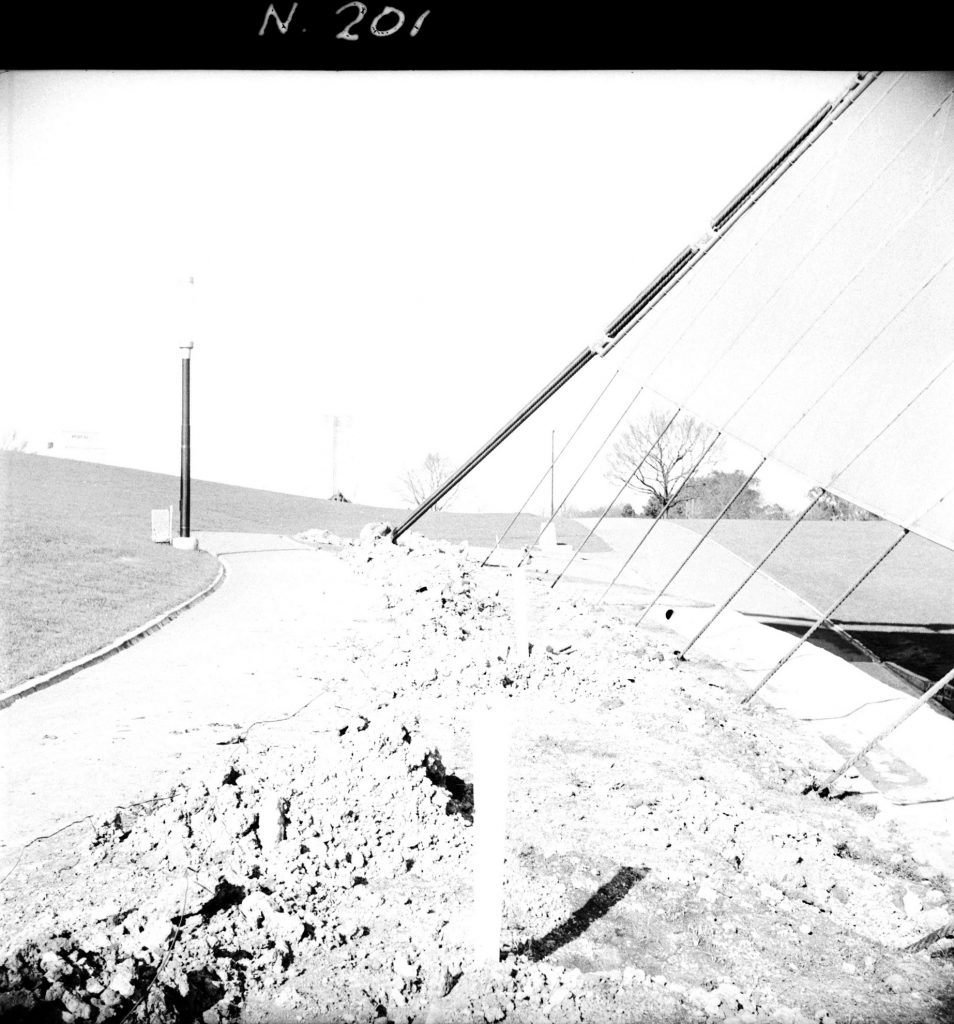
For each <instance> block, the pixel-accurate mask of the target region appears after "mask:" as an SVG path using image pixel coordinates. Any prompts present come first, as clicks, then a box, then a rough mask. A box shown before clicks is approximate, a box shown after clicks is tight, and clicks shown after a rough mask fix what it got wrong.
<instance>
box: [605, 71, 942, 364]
mask: <svg viewBox="0 0 954 1024" xmlns="http://www.w3.org/2000/svg"><path fill="white" fill-rule="evenodd" d="M905 74H906V73H902V74H901V75H900V76H899V77H898V78H897V79H895V81H894V82H892V83H891V84H890V85H889V86H888V88H887V89H886V90H885V91H884V93H883V94H882V95H881V96H880V97H879V98H878V100H877V101H876V102H875V103H874V104H873V105H872V107H871V109H870V110H869V111H867V113H865V114H864V115H863V116H862V118H861V119H860V120H859V121H858V123H857V124H856V125H854V127H853V128H852V129H851V130H850V131H849V132H848V134H847V136H846V137H845V139H844V140H843V142H842V146H845V145H847V143H848V142H849V141H850V140H851V138H852V136H853V135H855V133H856V132H858V131H859V130H860V129H861V128H862V127H863V125H864V124H865V122H866V121H867V120H868V118H870V117H871V116H872V115H873V114H874V112H875V111H876V110H877V109H878V108H879V107H880V106H881V104H882V103H884V102H885V100H886V99H887V98H888V97H889V96H890V95H891V93H892V92H893V91H894V89H895V88H896V87H897V86H898V85H899V84H900V82H901V81H902V79H903V78H904V77H905ZM921 127H923V123H922V125H920V126H919V128H918V130H920V128H921ZM913 137H914V136H912V138H911V139H908V140H906V141H905V143H904V145H903V146H902V150H903V149H905V148H907V146H908V145H909V144H910V142H911V141H912V139H913ZM834 158H835V159H836V158H837V153H836V154H835V156H834ZM831 162H832V158H829V160H827V161H825V162H824V163H823V164H822V165H821V166H820V167H819V168H818V170H817V171H816V172H815V173H814V174H813V175H812V176H811V177H810V178H809V179H808V180H807V181H806V182H805V184H804V185H803V186H802V188H801V189H800V190H799V191H798V192H797V193H796V194H795V195H794V196H793V197H792V199H791V200H790V201H789V203H788V204H787V205H786V206H785V207H783V208H782V209H781V210H780V211H779V212H778V213H777V214H776V215H775V217H774V218H773V219H772V221H771V222H770V223H769V224H767V225H766V226H765V228H764V229H763V231H762V233H761V235H760V236H759V237H758V238H757V239H756V240H755V241H754V242H753V244H752V245H751V246H750V247H749V248H748V249H746V250H745V252H744V253H743V254H742V256H741V258H740V259H739V261H738V262H737V263H736V264H735V266H734V267H732V269H731V270H730V271H729V273H728V274H727V275H726V276H725V278H723V280H722V282H721V284H720V285H719V287H718V288H717V289H716V290H715V291H714V292H713V293H712V295H710V296H709V298H708V299H707V300H706V301H705V302H704V303H703V304H702V306H700V307H699V310H698V312H697V313H696V314H695V315H694V316H693V317H692V319H691V320H690V321H689V323H688V324H687V325H686V327H685V329H684V330H683V331H682V333H681V334H680V335H679V336H678V337H677V338H676V340H675V341H674V342H673V343H672V345H670V346H669V348H668V349H667V350H666V352H665V353H664V354H663V357H662V359H660V360H659V362H658V363H657V364H656V366H655V367H654V368H653V370H652V371H650V376H652V374H653V373H655V372H656V370H657V369H658V368H659V366H660V365H662V363H663V361H664V360H665V359H666V358H667V357H668V356H669V355H670V353H671V352H672V351H673V349H674V348H675V347H676V346H677V345H678V344H679V342H680V341H682V339H683V338H684V337H685V336H686V334H687V333H688V332H689V330H690V329H691V328H692V327H693V326H694V325H695V324H696V323H697V321H698V320H699V318H700V317H701V316H702V314H703V313H705V311H706V310H707V309H708V308H709V306H710V305H711V304H712V303H713V302H714V301H715V300H716V298H717V297H718V295H719V292H720V291H721V290H722V289H723V288H724V287H725V286H726V285H727V284H728V283H729V282H730V281H731V280H732V278H733V277H734V276H735V274H736V273H737V272H738V271H739V269H740V268H741V267H742V266H743V265H744V264H746V263H747V262H748V261H749V260H750V259H752V258H753V257H754V255H755V253H756V250H757V249H758V248H759V247H760V246H761V245H762V244H763V242H765V240H766V238H767V237H769V233H770V231H771V230H772V229H773V228H775V227H776V226H777V225H778V224H779V223H780V221H781V220H782V218H783V217H784V216H785V215H786V214H788V213H789V212H790V211H791V210H792V208H793V207H794V206H795V205H796V204H797V203H798V201H799V200H800V199H801V198H802V197H803V196H804V195H805V194H806V192H808V190H809V188H810V187H811V186H812V185H814V183H815V182H816V181H817V180H818V178H820V177H821V175H822V174H823V173H824V172H825V171H826V170H827V169H828V168H829V166H830V165H831ZM753 202H754V200H753ZM742 212H745V211H742ZM845 212H847V211H845ZM740 216H741V213H738V212H737V213H735V214H734V215H733V219H738V218H739V217H740ZM722 237H724V235H723V234H722V233H720V234H718V235H717V236H716V241H718V240H719V239H720V238H722ZM631 326H632V325H631ZM631 326H628V327H627V328H626V329H625V331H624V332H623V333H624V334H626V333H629V330H630V329H631ZM634 356H635V353H631V354H630V355H629V356H627V358H626V360H625V361H624V363H623V365H624V366H625V365H626V363H628V362H629V361H630V360H631V359H633V358H634Z"/></svg>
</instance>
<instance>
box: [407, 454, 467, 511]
mask: <svg viewBox="0 0 954 1024" xmlns="http://www.w3.org/2000/svg"><path fill="white" fill-rule="evenodd" d="M452 470H453V466H452V465H451V462H450V460H449V459H448V458H447V457H446V456H445V455H441V454H440V453H438V452H429V453H428V454H427V455H426V456H425V457H424V461H423V462H422V463H421V464H420V466H417V467H416V468H415V469H408V470H407V471H405V473H404V475H403V476H402V477H401V479H400V481H399V486H400V491H401V496H402V497H403V498H404V500H405V501H408V502H410V503H411V504H412V505H420V504H421V502H422V501H425V500H426V499H427V498H429V497H430V496H431V495H432V494H433V493H434V492H435V491H436V490H437V488H438V487H440V485H441V484H442V483H443V482H444V481H445V480H446V479H447V478H448V477H449V476H450V475H451V471H452ZM456 496H457V489H456V488H455V489H454V490H452V491H451V492H450V493H449V494H447V495H445V496H444V497H443V498H442V499H441V501H439V502H438V503H437V504H436V505H435V506H434V510H435V511H438V512H439V511H440V510H441V509H442V508H447V507H448V506H450V505H451V504H452V503H453V501H454V499H455V497H456Z"/></svg>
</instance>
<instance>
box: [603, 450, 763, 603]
mask: <svg viewBox="0 0 954 1024" xmlns="http://www.w3.org/2000/svg"><path fill="white" fill-rule="evenodd" d="M721 437H722V431H721V430H719V431H716V435H715V437H713V439H712V440H711V441H710V442H709V444H708V445H707V446H706V448H705V449H704V450H703V452H702V454H701V455H700V456H699V458H698V459H697V460H696V462H695V465H694V466H693V467H692V469H690V470H689V472H688V473H687V474H686V476H685V478H684V479H683V480H682V482H681V483H680V484H679V486H678V487H677V488H676V489H675V490H674V491H673V492H672V494H670V495H669V498H668V499H667V500H666V503H665V505H663V507H662V508H661V509H660V510H659V512H658V513H657V515H656V517H655V518H654V519H653V521H652V522H651V523H650V524H649V529H648V530H647V531H646V532H645V533H644V534H643V535H642V537H640V538H639V540H638V541H637V543H636V547H634V548H633V550H632V551H631V552H630V553H629V557H628V558H627V559H626V561H625V562H623V564H622V565H621V566H620V567H619V571H618V572H617V573H616V575H615V576H614V577H613V578H612V580H610V583H609V586H608V587H607V588H606V589H605V590H604V591H603V593H602V594H601V595H600V598H599V600H598V601H597V602H596V604H597V605H601V604H602V603H603V599H604V598H605V597H606V595H607V594H608V593H609V592H610V588H611V587H612V586H613V584H614V583H615V582H616V581H617V580H618V579H619V578H620V576H622V575H623V573H624V572H625V571H626V567H627V566H628V565H629V563H630V562H631V561H632V560H633V559H634V558H635V557H636V552H637V551H639V549H640V548H641V547H642V546H643V544H645V543H646V541H647V540H648V538H649V535H650V534H651V533H652V532H653V530H655V529H656V526H657V524H658V523H659V522H660V520H662V519H664V518H665V516H666V513H667V512H668V511H669V509H670V508H672V506H673V504H674V503H675V501H676V498H678V497H679V495H680V494H681V493H682V491H683V489H684V488H685V487H686V485H687V484H688V483H689V481H690V480H691V479H692V478H693V476H695V473H696V470H698V468H699V467H700V466H701V465H702V463H703V462H704V461H705V458H706V456H707V455H708V454H709V452H710V451H712V449H713V448H714V447H715V445H716V442H717V441H718V440H719V439H720V438H721ZM753 475H754V474H753ZM750 479H751V478H750ZM748 482H749V481H746V485H747V484H748ZM733 500H734V499H733Z"/></svg>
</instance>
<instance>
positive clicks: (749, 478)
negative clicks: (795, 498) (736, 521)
mask: <svg viewBox="0 0 954 1024" xmlns="http://www.w3.org/2000/svg"><path fill="white" fill-rule="evenodd" d="M767 461H768V456H767V455H766V456H764V457H763V458H762V461H761V462H760V463H759V464H758V465H757V466H756V467H755V469H753V470H752V472H751V473H750V474H749V475H748V476H747V477H746V479H745V480H744V482H743V483H742V484H740V485H739V488H738V490H737V491H736V492H735V494H733V495H732V497H731V498H729V500H728V501H727V502H726V503H725V507H724V508H723V509H722V511H721V512H720V513H719V515H718V516H716V518H715V519H714V520H713V521H712V524H711V525H710V526H709V528H708V529H707V530H706V532H705V533H704V534H703V535H702V536H701V537H700V538H699V540H698V541H697V542H696V544H695V546H694V547H693V548H692V550H691V551H690V552H689V554H688V555H686V557H685V558H684V559H683V560H682V562H680V564H679V567H678V568H677V569H676V571H675V572H674V573H673V574H672V576H670V577H669V579H668V580H667V581H666V582H665V583H664V584H663V585H662V587H660V588H659V592H658V593H657V594H656V595H655V597H653V599H652V600H651V601H650V602H649V604H648V605H646V607H645V608H644V609H643V611H642V614H641V615H640V616H639V618H638V619H637V620H636V621H635V622H634V623H633V628H634V629H635V628H636V627H637V626H638V625H639V624H640V623H641V622H642V621H643V619H645V618H646V616H647V615H648V614H649V611H650V609H651V608H653V607H654V606H655V604H656V602H657V601H658V600H659V599H660V598H661V597H662V596H663V594H665V593H666V588H667V587H669V585H670V584H671V583H672V581H673V580H674V579H675V578H676V577H677V576H678V575H679V573H681V572H682V570H683V569H685V567H686V566H687V565H688V564H689V560H690V559H691V558H692V556H693V555H694V554H695V553H696V552H697V551H698V550H699V548H700V547H701V546H702V544H703V542H704V541H705V539H706V538H707V537H708V536H709V534H710V533H712V531H713V530H714V529H715V528H716V527H717V526H718V525H719V523H721V522H722V519H723V517H724V516H725V514H726V513H727V512H728V511H729V509H730V508H731V507H732V506H733V504H734V503H735V501H736V499H737V498H738V497H739V495H740V494H741V493H742V492H743V491H744V490H745V489H746V487H748V486H749V484H750V483H751V482H752V481H753V480H754V479H755V474H756V473H758V471H759V470H760V469H761V468H762V467H763V466H764V465H765V463H766V462H767ZM612 585H613V584H612V583H611V584H610V587H611V586H612ZM610 587H607V588H606V590H605V591H604V593H603V597H606V595H607V594H608V593H609V590H610ZM603 597H601V598H600V601H602V600H603Z"/></svg>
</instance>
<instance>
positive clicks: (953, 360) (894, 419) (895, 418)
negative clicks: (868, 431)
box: [742, 357, 954, 704]
mask: <svg viewBox="0 0 954 1024" xmlns="http://www.w3.org/2000/svg"><path fill="white" fill-rule="evenodd" d="M952 365H954V357H952V358H951V359H949V360H948V361H947V362H946V363H945V364H944V366H943V367H942V368H941V369H940V370H939V371H938V372H937V373H936V374H935V375H934V376H933V377H932V378H931V380H930V381H928V383H927V384H925V385H924V387H923V388H921V390H920V391H919V392H918V393H917V394H916V395H915V396H914V397H913V398H912V399H910V400H909V401H908V402H907V404H906V405H905V406H904V408H902V409H901V410H900V412H898V413H897V414H896V415H895V416H893V417H892V418H891V420H890V421H889V422H888V423H886V424H885V426H884V427H882V428H881V430H879V431H878V433H877V434H876V435H875V436H874V437H873V438H872V439H871V440H870V441H869V442H868V443H867V444H866V445H865V446H864V448H862V449H861V451H860V452H858V453H857V454H856V455H855V456H853V457H852V459H851V461H850V462H849V463H848V465H846V466H845V467H844V469H842V470H840V471H839V472H838V473H837V474H836V475H835V479H837V477H839V476H842V475H843V474H844V473H845V472H847V470H848V469H849V468H850V467H851V466H853V465H854V463H855V462H857V461H858V459H860V458H861V456H862V455H864V454H865V452H866V451H868V450H869V449H870V448H871V446H872V445H873V444H874V443H875V442H876V441H877V440H878V438H880V437H881V436H882V435H883V434H884V433H885V432H886V431H887V430H888V429H890V427H891V426H892V425H893V424H894V423H896V422H897V421H898V420H899V419H900V418H901V417H902V416H903V415H904V414H905V413H906V412H907V411H908V409H910V408H911V406H912V405H914V403H915V402H916V401H917V400H918V399H919V398H920V397H921V396H922V395H923V394H924V393H925V392H926V391H927V390H928V389H929V388H931V387H932V386H933V385H934V384H935V383H936V382H937V381H938V380H939V379H940V378H941V377H942V376H943V375H944V374H945V373H946V372H947V371H948V370H949V369H950V368H951V366H952ZM946 497H947V495H946V494H945V495H942V496H941V497H940V498H938V500H937V501H935V502H933V503H932V504H931V505H930V506H928V508H927V509H925V511H924V512H922V513H920V515H918V516H917V517H915V519H914V520H911V522H914V523H916V522H919V521H920V520H921V519H923V518H924V516H926V515H927V513H928V512H930V511H931V509H933V508H935V507H936V506H937V505H940V503H941V502H942V501H944V499H945V498H946ZM902 529H903V530H904V533H903V534H902V535H901V537H899V538H898V541H900V540H901V539H903V537H904V536H905V534H907V532H908V530H909V527H903V528H902ZM897 543H898V542H897V541H896V542H895V545H892V547H891V548H889V549H888V551H887V552H885V556H886V555H887V554H889V553H890V552H891V551H892V550H893V549H894V547H895V546H896V544H897ZM882 557H884V556H882ZM881 560H882V559H879V561H878V562H876V563H875V565H874V566H872V568H871V569H869V570H868V572H866V573H865V574H864V576H863V577H862V578H861V580H859V581H858V583H856V584H855V585H854V586H853V587H852V588H851V590H850V591H849V592H848V593H847V594H845V595H843V596H842V597H841V598H840V599H839V600H838V601H837V602H836V603H835V604H834V605H833V606H832V607H831V608H830V609H829V610H828V611H827V612H825V613H823V614H822V616H821V617H820V618H818V619H817V620H816V621H815V623H814V625H813V626H812V627H811V628H810V629H809V630H808V632H807V633H805V635H804V636H802V638H801V639H800V640H799V641H798V643H796V644H795V646H794V647H793V648H792V649H791V650H790V651H789V652H788V654H786V655H785V656H784V657H783V658H782V659H781V660H780V661H779V662H778V663H777V664H776V665H775V667H774V668H772V669H771V670H770V671H769V672H768V674H767V675H766V676H764V677H763V679H762V680H761V681H760V682H759V684H758V685H757V686H756V687H755V689H754V690H752V691H751V693H749V694H748V696H747V697H745V698H744V699H743V701H742V703H743V704H747V703H748V702H749V701H750V700H751V699H752V698H753V697H754V696H755V695H756V694H757V693H758V692H759V690H761V689H762V687H763V686H764V685H765V684H766V683H767V682H768V681H769V679H771V678H772V676H774V675H775V673H776V672H778V670H779V669H780V668H781V667H782V666H783V665H784V664H785V663H786V662H787V661H788V660H789V659H790V658H791V657H792V655H793V654H795V652H796V651H797V650H798V649H799V648H800V647H801V646H802V644H803V643H804V642H805V641H806V640H807V639H808V638H809V637H810V636H811V635H812V634H813V633H814V632H815V630H817V629H818V628H819V627H820V626H821V625H822V623H823V622H826V621H828V620H830V619H831V616H832V615H833V614H834V613H835V611H836V610H837V609H838V606H839V605H841V604H842V603H843V602H844V601H845V600H847V598H848V597H850V595H851V594H852V593H854V591H855V590H856V589H857V587H858V585H859V584H860V583H861V582H862V581H863V580H865V579H867V577H868V576H869V575H870V574H871V571H872V570H873V569H874V568H875V567H876V566H877V565H879V564H880V562H881Z"/></svg>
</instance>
